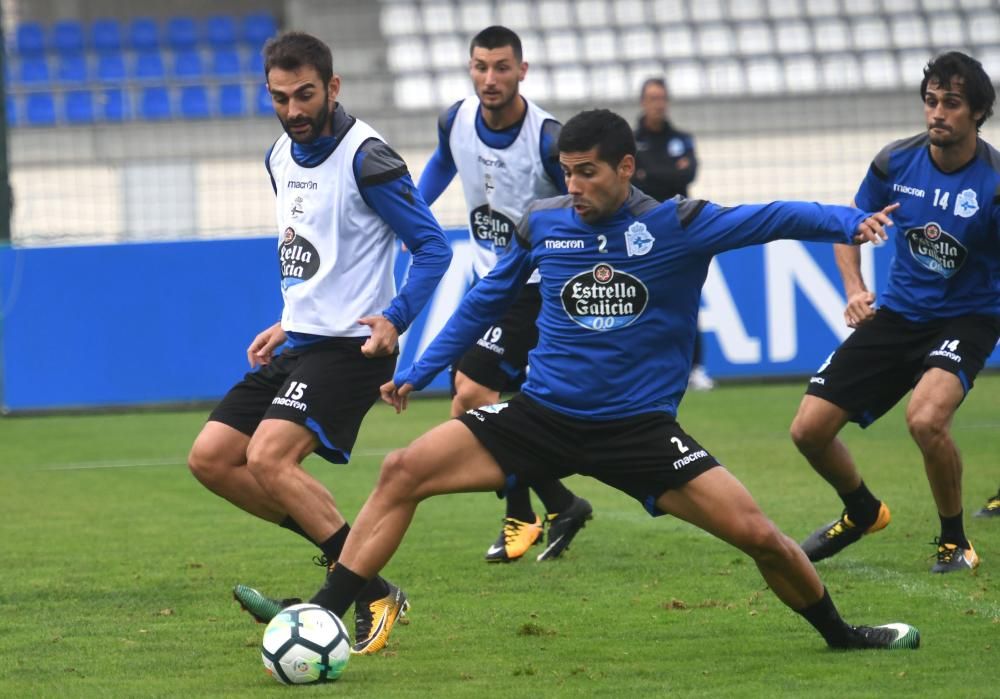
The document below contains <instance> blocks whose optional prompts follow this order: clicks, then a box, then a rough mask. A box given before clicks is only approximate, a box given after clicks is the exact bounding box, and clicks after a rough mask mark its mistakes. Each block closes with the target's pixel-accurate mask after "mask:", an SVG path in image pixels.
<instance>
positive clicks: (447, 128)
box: [438, 100, 465, 133]
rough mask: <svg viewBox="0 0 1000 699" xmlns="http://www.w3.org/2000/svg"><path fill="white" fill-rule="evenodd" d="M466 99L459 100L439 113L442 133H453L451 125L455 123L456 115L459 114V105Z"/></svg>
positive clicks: (439, 127) (439, 126) (439, 125)
mask: <svg viewBox="0 0 1000 699" xmlns="http://www.w3.org/2000/svg"><path fill="white" fill-rule="evenodd" d="M464 101H465V100H459V101H458V102H455V104H453V105H451V106H450V107H448V108H447V109H446V110H444V111H443V112H441V113H440V114H439V115H438V130H439V131H440V132H441V133H451V125H452V124H453V123H455V115H456V114H458V109H459V107H461V106H462V102H464Z"/></svg>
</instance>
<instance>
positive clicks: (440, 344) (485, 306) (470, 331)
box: [395, 244, 534, 390]
mask: <svg viewBox="0 0 1000 699" xmlns="http://www.w3.org/2000/svg"><path fill="white" fill-rule="evenodd" d="M533 269H534V266H533V263H532V260H531V254H530V252H529V251H528V250H526V249H525V248H522V247H521V246H519V245H516V244H515V245H511V246H510V250H509V251H508V253H507V254H506V255H504V256H503V257H502V258H500V261H499V262H498V263H497V266H496V267H494V268H493V271H491V272H490V273H489V274H488V275H486V276H485V277H484V278H483V279H481V280H480V281H479V282H478V283H477V284H476V285H475V286H473V287H472V289H471V290H470V291H469V293H467V294H466V295H465V297H464V298H463V299H462V302H461V303H460V304H459V306H458V308H457V309H456V310H455V313H454V314H453V315H452V316H451V318H449V319H448V322H447V323H446V324H445V326H444V328H442V329H441V332H440V333H438V335H437V337H435V338H434V340H433V341H432V342H431V344H430V345H429V346H428V347H427V349H426V350H424V353H423V354H422V355H421V356H420V358H419V359H418V360H417V361H416V362H414V364H413V366H411V367H408V368H406V369H402V370H400V371H399V372H397V373H396V378H395V382H396V385H397V386H402V385H403V384H404V383H409V384H413V387H414V388H415V389H417V390H419V389H421V388H423V387H424V386H426V385H427V384H428V383H429V382H430V380H431V379H432V378H434V377H435V376H436V375H437V374H438V373H439V372H440V371H441V370H442V369H444V368H445V367H446V366H448V365H449V364H451V363H452V362H453V361H455V360H456V359H458V357H460V356H461V355H462V353H464V352H465V351H466V350H467V349H468V348H469V347H470V346H472V344H473V343H474V342H475V341H476V338H478V337H479V336H480V335H482V334H483V333H484V332H485V331H486V328H488V327H489V326H490V325H492V324H494V323H495V322H496V321H498V320H499V319H500V318H501V317H502V316H503V314H504V313H505V312H506V310H507V309H508V308H509V307H510V305H511V304H512V303H513V302H514V299H516V298H517V295H518V294H519V293H520V292H521V289H522V288H523V287H524V283H525V282H526V281H527V280H528V277H530V276H531V272H532V270H533Z"/></svg>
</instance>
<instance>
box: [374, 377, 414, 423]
mask: <svg viewBox="0 0 1000 699" xmlns="http://www.w3.org/2000/svg"><path fill="white" fill-rule="evenodd" d="M412 390H413V384H412V383H404V384H403V385H402V386H400V387H399V388H397V387H396V382H395V381H390V382H389V383H384V384H382V387H381V388H380V389H379V391H380V392H381V394H382V400H384V401H385V402H386V403H388V404H389V405H391V406H392V407H394V408H395V409H396V414H397V415H398V414H399V413H401V412H403V411H404V410H406V404H407V403H409V398H408V396H409V395H410V392H411V391H412Z"/></svg>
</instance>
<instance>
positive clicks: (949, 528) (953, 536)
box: [938, 511, 969, 549]
mask: <svg viewBox="0 0 1000 699" xmlns="http://www.w3.org/2000/svg"><path fill="white" fill-rule="evenodd" d="M938 517H940V518H941V543H942V544H957V545H958V546H959V547H961V548H963V549H967V548H969V540H968V539H966V538H965V527H964V525H963V524H962V511H959V513H958V514H957V515H955V516H954V517H945V516H943V515H941V514H938Z"/></svg>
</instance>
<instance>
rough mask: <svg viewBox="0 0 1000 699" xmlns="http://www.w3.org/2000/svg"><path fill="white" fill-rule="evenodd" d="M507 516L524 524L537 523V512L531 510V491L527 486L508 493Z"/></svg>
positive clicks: (513, 489) (514, 488)
mask: <svg viewBox="0 0 1000 699" xmlns="http://www.w3.org/2000/svg"><path fill="white" fill-rule="evenodd" d="M507 516H508V517H513V518H514V519H519V520H521V521H522V522H531V523H532V524H534V522H535V511H534V510H533V509H531V491H529V490H528V487H527V486H525V485H518V486H515V487H513V488H511V489H510V490H509V491H507Z"/></svg>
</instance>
